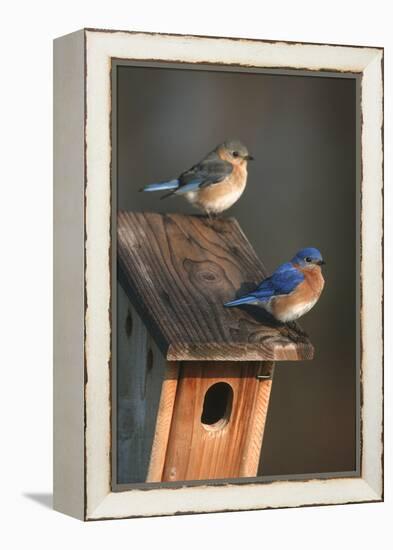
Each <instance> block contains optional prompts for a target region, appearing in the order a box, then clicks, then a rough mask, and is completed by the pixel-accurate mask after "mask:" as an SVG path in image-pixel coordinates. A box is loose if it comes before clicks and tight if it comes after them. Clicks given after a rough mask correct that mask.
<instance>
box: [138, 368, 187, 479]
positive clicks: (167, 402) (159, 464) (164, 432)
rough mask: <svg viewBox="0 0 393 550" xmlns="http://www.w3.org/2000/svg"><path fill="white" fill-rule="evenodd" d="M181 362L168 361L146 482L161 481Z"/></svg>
mask: <svg viewBox="0 0 393 550" xmlns="http://www.w3.org/2000/svg"><path fill="white" fill-rule="evenodd" d="M178 376H179V363H175V362H173V363H168V364H167V368H166V370H165V378H164V380H163V383H162V391H161V398H160V405H159V408H158V414H157V423H156V431H155V436H154V441H153V447H152V451H151V456H150V463H149V469H148V473H147V477H146V482H153V481H161V480H162V473H163V470H164V465H165V455H166V450H167V446H168V440H169V432H170V428H171V422H172V414H173V407H174V404H175V397H176V389H177V381H178Z"/></svg>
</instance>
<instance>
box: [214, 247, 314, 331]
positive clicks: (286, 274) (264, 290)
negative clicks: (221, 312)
mask: <svg viewBox="0 0 393 550" xmlns="http://www.w3.org/2000/svg"><path fill="white" fill-rule="evenodd" d="M324 263H325V262H324V261H323V259H322V255H321V253H320V252H319V250H318V249H317V248H303V249H302V250H299V252H298V253H297V254H296V255H295V256H294V257H293V258H292V260H291V261H290V262H287V263H285V264H282V265H280V266H279V267H278V268H277V269H276V271H275V272H274V273H273V274H272V275H271V276H270V277H267V278H266V279H264V280H263V281H262V283H261V284H260V285H259V286H258V287H257V288H256V289H255V290H254V291H253V292H250V293H249V294H246V295H245V296H242V297H241V298H238V299H237V300H233V301H232V302H228V303H226V304H224V305H225V306H226V307H236V306H241V305H244V304H250V305H251V304H252V305H256V306H259V307H262V308H263V309H265V310H266V311H267V312H269V313H270V314H271V315H273V317H274V318H275V319H277V320H278V321H280V322H282V323H290V322H293V321H295V320H296V319H299V317H301V316H302V315H304V314H305V313H307V312H308V311H310V309H311V308H312V307H313V306H314V305H315V304H316V303H317V301H318V299H319V297H320V295H321V292H322V290H323V287H324V284H325V281H324V278H323V275H322V269H321V266H322V265H323V264H324Z"/></svg>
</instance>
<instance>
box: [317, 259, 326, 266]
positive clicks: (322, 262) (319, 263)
mask: <svg viewBox="0 0 393 550" xmlns="http://www.w3.org/2000/svg"><path fill="white" fill-rule="evenodd" d="M325 264H326V262H325V260H319V261H318V262H317V265H325Z"/></svg>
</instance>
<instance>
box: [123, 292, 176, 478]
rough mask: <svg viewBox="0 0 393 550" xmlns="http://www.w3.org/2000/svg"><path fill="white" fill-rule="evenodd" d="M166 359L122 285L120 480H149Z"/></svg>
mask: <svg viewBox="0 0 393 550" xmlns="http://www.w3.org/2000/svg"><path fill="white" fill-rule="evenodd" d="M165 367H166V361H165V359H164V357H163V356H162V354H161V352H160V350H159V349H158V348H157V346H156V344H155V343H154V342H153V340H152V338H151V337H150V336H149V335H148V333H147V331H146V328H145V326H144V325H143V323H142V321H141V320H140V318H139V316H138V314H137V313H136V311H135V309H134V308H133V307H132V305H131V303H130V301H129V299H128V297H127V295H126V294H125V293H124V291H123V290H122V288H121V287H120V285H118V291H117V384H116V387H117V439H116V441H117V482H118V483H133V482H141V481H145V479H146V476H147V472H148V467H149V461H150V455H151V450H152V445H153V439H154V433H155V429H156V420H157V412H158V408H159V403H160V395H161V386H162V380H163V378H164V376H165V373H166V368H165Z"/></svg>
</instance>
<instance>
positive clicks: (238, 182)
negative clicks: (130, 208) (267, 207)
mask: <svg viewBox="0 0 393 550" xmlns="http://www.w3.org/2000/svg"><path fill="white" fill-rule="evenodd" d="M249 160H253V157H252V156H251V155H250V154H249V153H248V150H247V147H246V146H245V145H243V144H242V143H241V142H240V141H239V140H238V139H229V140H227V141H224V143H221V145H218V146H217V147H216V148H215V149H214V150H213V151H212V152H211V153H209V154H208V155H207V156H206V157H205V158H204V159H203V160H201V161H200V162H198V164H195V165H194V166H193V167H192V168H190V169H189V170H187V171H186V172H183V173H182V174H180V176H179V177H178V178H176V179H173V180H170V181H163V182H160V183H151V184H149V185H146V186H145V187H143V188H142V189H141V191H145V192H151V191H165V190H169V193H167V194H166V195H164V196H163V197H161V198H162V199H164V198H166V197H170V196H176V195H181V196H184V197H185V198H186V199H187V200H188V201H189V202H190V203H191V204H192V205H194V206H196V207H197V208H199V209H200V210H202V211H203V212H205V213H206V214H207V215H208V216H209V217H210V215H211V214H220V213H221V212H224V210H227V209H228V208H230V207H231V206H232V205H233V204H234V203H235V202H236V201H237V200H238V199H239V198H240V196H241V194H242V193H243V191H244V189H245V187H246V183H247V163H248V161H249Z"/></svg>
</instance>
